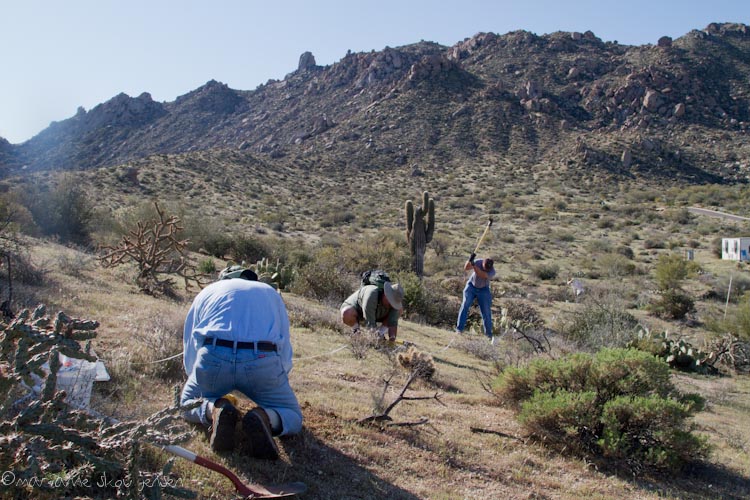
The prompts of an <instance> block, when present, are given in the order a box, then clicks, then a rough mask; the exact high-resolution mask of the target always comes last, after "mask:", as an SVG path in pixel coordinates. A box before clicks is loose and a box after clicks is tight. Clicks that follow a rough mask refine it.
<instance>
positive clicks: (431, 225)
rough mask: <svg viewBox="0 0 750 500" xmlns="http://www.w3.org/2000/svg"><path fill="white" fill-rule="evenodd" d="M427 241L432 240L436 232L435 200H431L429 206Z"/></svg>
mask: <svg viewBox="0 0 750 500" xmlns="http://www.w3.org/2000/svg"><path fill="white" fill-rule="evenodd" d="M426 231H427V243H429V242H431V241H432V234H433V233H434V232H435V201H434V200H430V202H429V204H428V206H427V230H426Z"/></svg>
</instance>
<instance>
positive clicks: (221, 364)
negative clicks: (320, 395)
mask: <svg viewBox="0 0 750 500" xmlns="http://www.w3.org/2000/svg"><path fill="white" fill-rule="evenodd" d="M233 390H237V391H239V392H241V393H242V394H244V395H245V396H247V397H248V398H250V399H252V400H253V402H254V403H255V404H257V405H258V406H260V407H262V408H264V409H272V410H276V412H277V413H278V414H279V417H281V424H282V426H283V429H282V432H281V435H285V434H296V433H298V432H299V431H300V430H301V429H302V410H300V407H299V403H298V402H297V397H296V396H295V395H294V392H293V391H292V388H291V386H290V385H289V379H288V378H287V374H286V373H285V372H284V369H283V367H282V366H281V358H280V357H279V355H278V353H275V352H266V351H255V350H253V349H237V350H236V352H235V351H233V349H232V348H231V347H221V346H213V345H210V344H209V345H208V346H203V347H201V348H200V349H199V350H198V353H197V358H196V360H195V365H193V372H192V373H191V374H190V377H188V381H187V382H186V383H185V387H184V388H183V389H182V396H181V397H180V403H181V404H182V405H186V404H190V403H192V402H193V401H194V400H196V399H199V398H206V400H210V401H212V402H213V401H215V400H216V399H218V398H220V397H222V396H224V395H225V394H228V393H230V392H232V391H233ZM206 406H207V401H204V402H203V404H201V405H200V406H198V407H196V408H193V409H192V410H189V411H187V412H185V419H186V420H187V421H189V422H195V423H201V424H203V425H208V423H209V422H208V420H207V418H206Z"/></svg>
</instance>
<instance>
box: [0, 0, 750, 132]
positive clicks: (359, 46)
mask: <svg viewBox="0 0 750 500" xmlns="http://www.w3.org/2000/svg"><path fill="white" fill-rule="evenodd" d="M711 22H742V23H745V24H750V0H711V1H706V0H700V1H699V0H649V1H645V0H621V1H609V0H599V1H596V0H581V1H565V0H526V1H519V0H514V1H506V0H495V1H490V0H451V1H442V0H431V1H427V0H400V1H394V0H380V1H377V2H375V1H372V0H371V1H368V2H360V1H356V0H350V1H332V0H317V1H316V0H279V1H276V2H274V1H271V0H262V1H255V0H245V1H240V0H226V1H222V0H214V1H211V2H209V1H205V0H204V1H195V0H148V1H144V0H128V1H116V0H46V1H41V0H0V47H2V52H1V54H2V55H0V68H2V77H1V78H0V137H4V138H6V139H7V140H9V141H10V142H12V143H20V142H23V141H25V140H27V139H29V138H31V137H32V136H33V135H35V134H37V133H39V132H41V131H42V130H43V129H44V128H46V127H47V126H48V125H49V124H50V122H52V121H60V120H64V119H66V118H69V117H71V116H73V115H74V114H75V112H76V110H77V108H78V107H79V106H83V107H84V108H86V109H87V110H88V109H91V108H93V107H94V106H96V105H97V104H99V103H102V102H104V101H107V100H109V99H110V98H112V97H114V96H115V95H117V94H119V93H120V92H125V93H126V94H128V95H130V96H137V95H139V94H141V93H142V92H149V93H151V96H152V97H153V98H154V99H155V100H157V101H173V100H174V99H175V98H176V97H177V96H180V95H183V94H185V93H187V92H189V91H191V90H193V89H195V88H197V87H199V86H201V85H203V84H204V83H206V82H207V81H209V80H211V79H215V80H218V81H220V82H223V83H226V84H228V85H229V86H230V87H232V88H235V89H240V90H252V89H254V88H256V87H257V86H258V85H260V84H261V83H265V82H266V81H268V80H269V79H282V78H284V76H285V75H286V74H287V73H289V72H291V71H293V70H295V69H296V68H297V63H298V61H299V56H300V54H302V53H303V52H305V51H310V52H312V53H313V55H314V56H315V59H316V61H317V63H318V64H319V65H330V64H333V63H335V62H337V61H339V60H340V59H341V58H343V57H344V56H345V55H346V52H347V50H351V51H353V52H366V51H370V50H382V49H383V48H385V47H386V46H390V47H398V46H400V45H406V44H410V43H414V42H418V41H420V40H427V41H432V42H437V43H440V44H443V45H447V46H450V45H453V44H455V43H457V42H459V41H461V40H463V39H464V38H467V37H471V36H473V35H474V34H476V33H479V32H493V33H498V34H504V33H507V32H509V31H515V30H519V29H523V30H527V31H531V32H533V33H536V34H538V35H542V34H545V33H551V32H554V31H581V32H583V31H586V30H591V31H593V32H594V34H596V35H597V36H598V37H599V38H601V39H602V40H605V41H614V40H617V41H618V42H620V43H623V44H629V45H642V44H647V43H651V44H654V43H656V41H657V40H658V39H659V37H660V36H662V35H668V36H671V37H673V38H677V37H680V36H682V35H684V34H685V33H687V32H689V31H690V30H692V29H702V28H704V27H705V26H706V25H707V24H709V23H711Z"/></svg>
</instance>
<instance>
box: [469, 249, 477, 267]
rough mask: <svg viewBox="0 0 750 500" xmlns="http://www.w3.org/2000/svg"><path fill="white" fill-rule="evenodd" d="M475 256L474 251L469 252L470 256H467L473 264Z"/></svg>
mask: <svg viewBox="0 0 750 500" xmlns="http://www.w3.org/2000/svg"><path fill="white" fill-rule="evenodd" d="M476 258H477V254H475V253H474V252H471V256H470V257H469V262H471V263H472V264H474V259H476Z"/></svg>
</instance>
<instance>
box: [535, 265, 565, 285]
mask: <svg viewBox="0 0 750 500" xmlns="http://www.w3.org/2000/svg"><path fill="white" fill-rule="evenodd" d="M531 272H532V273H533V274H534V276H536V277H537V278H539V279H540V280H543V281H549V280H553V279H555V278H557V273H559V272H560V267H559V266H558V265H557V264H542V265H539V266H536V267H534V269H532V271H531Z"/></svg>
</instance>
